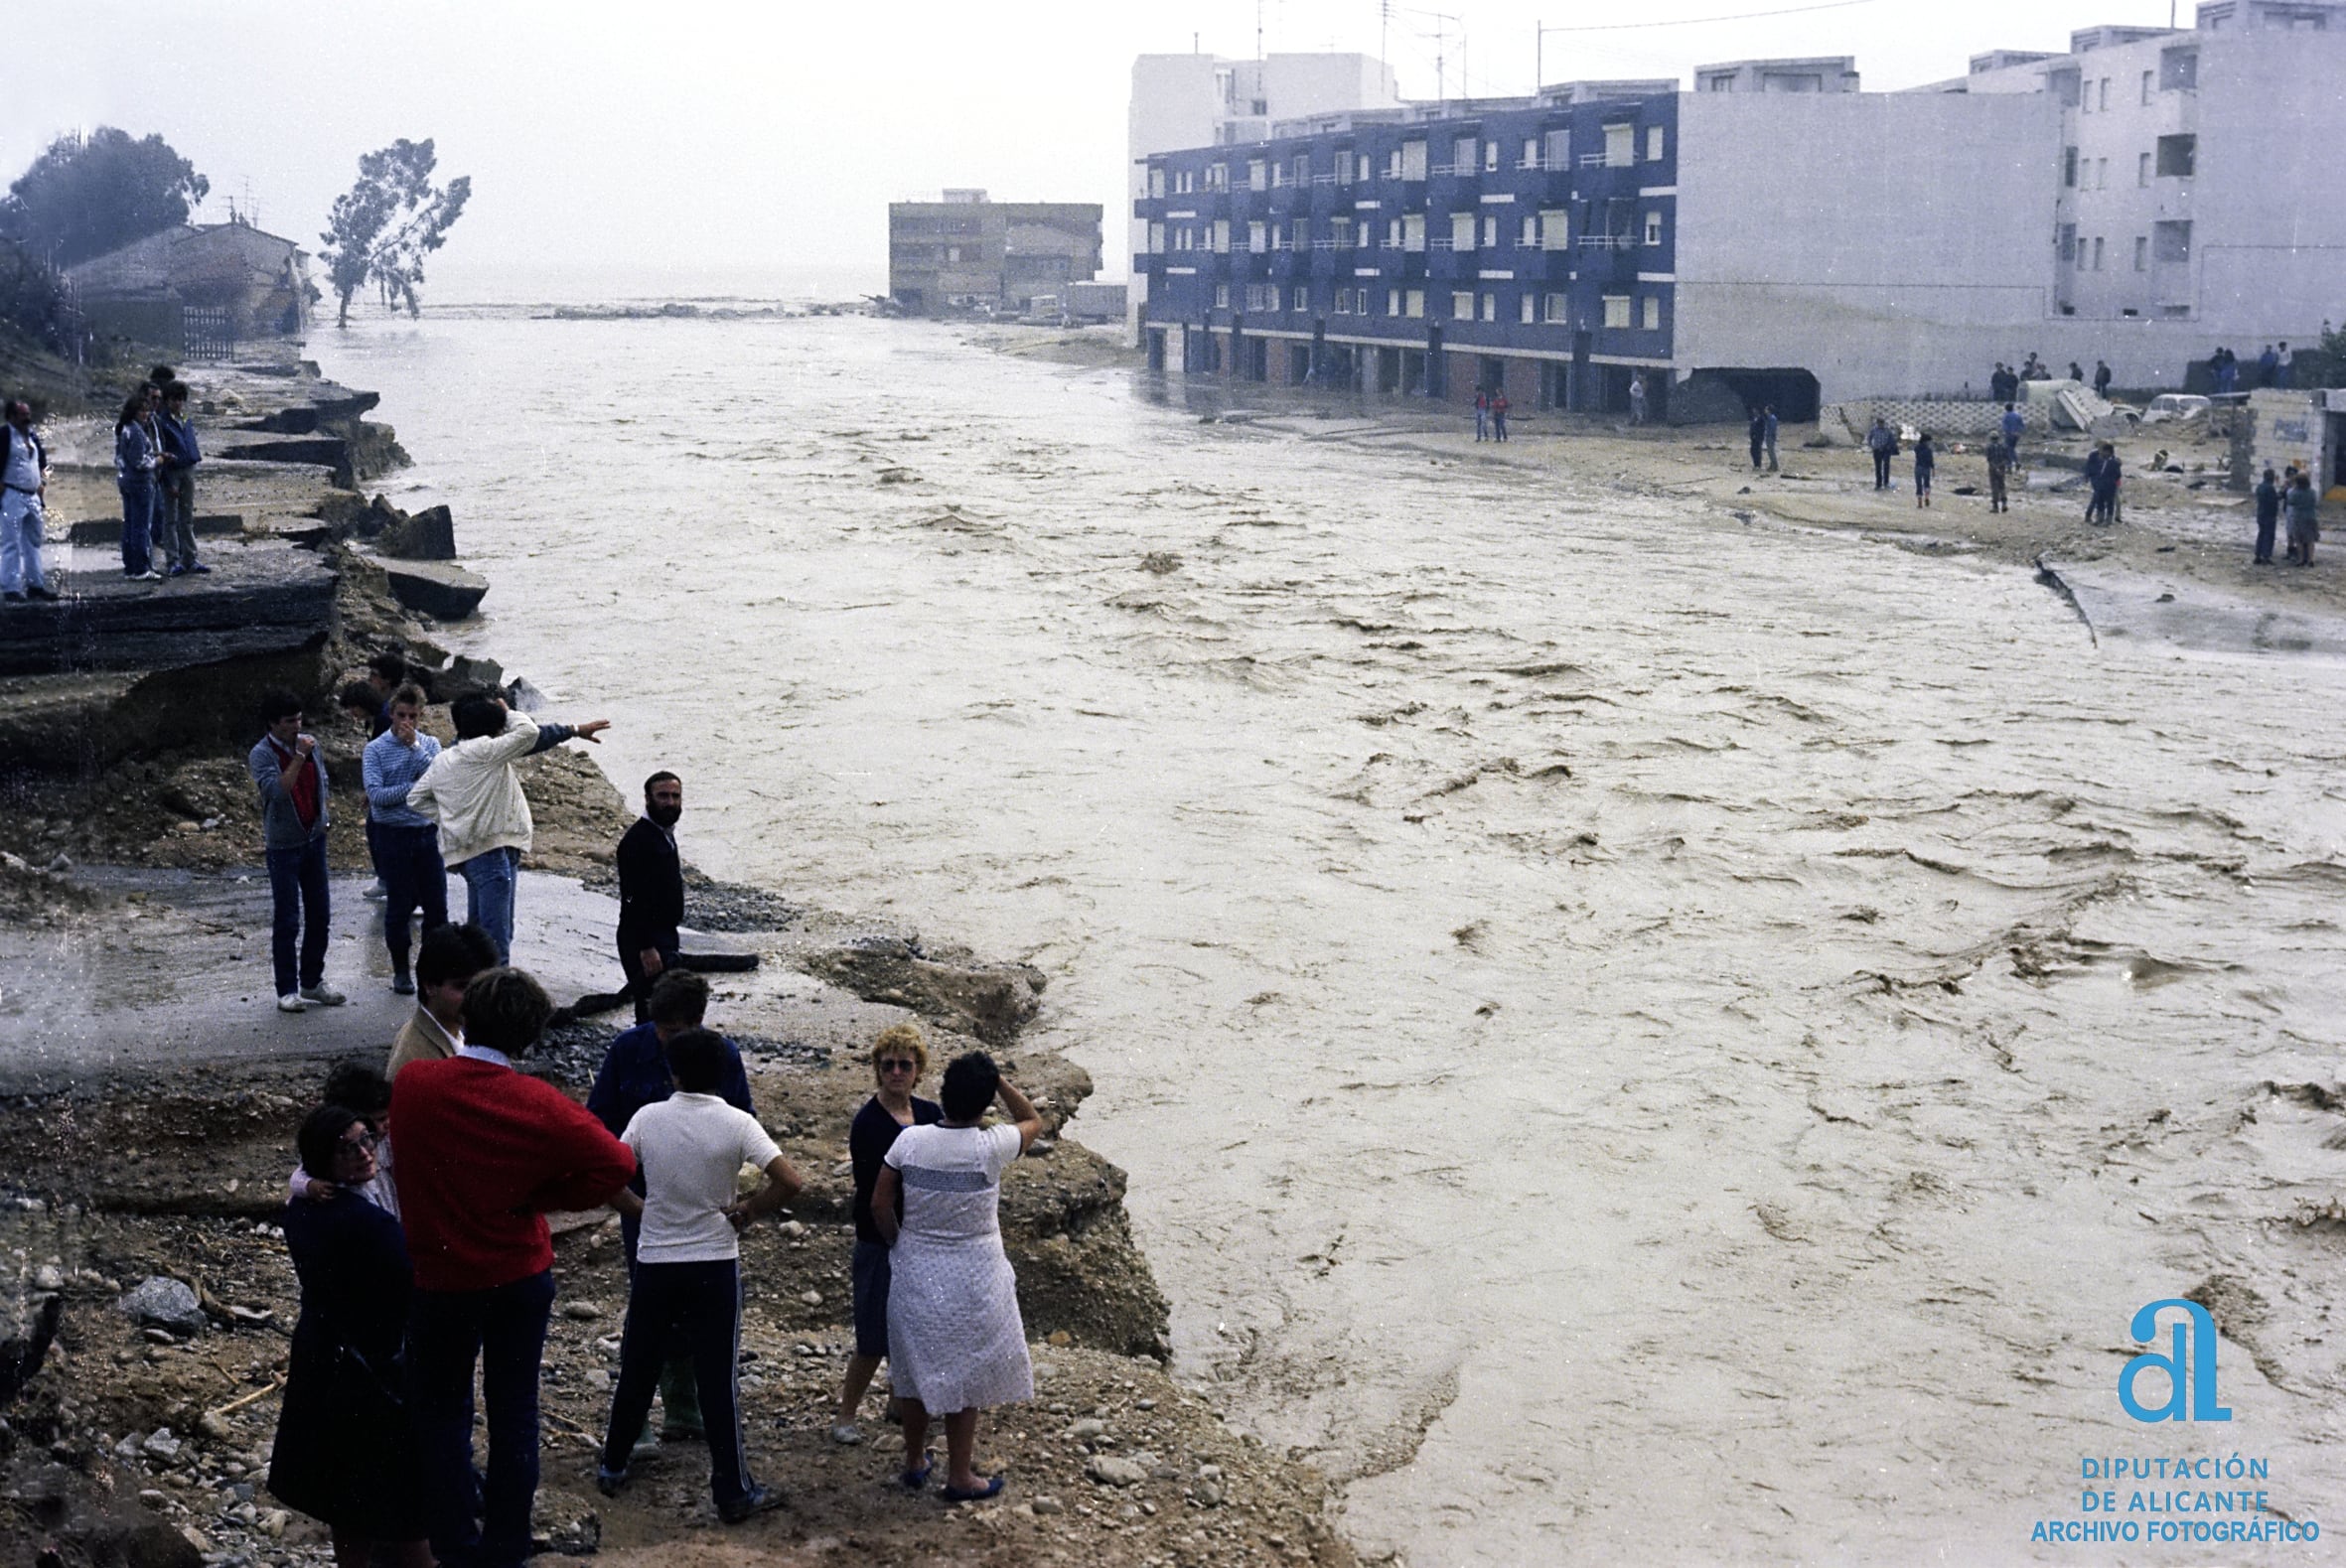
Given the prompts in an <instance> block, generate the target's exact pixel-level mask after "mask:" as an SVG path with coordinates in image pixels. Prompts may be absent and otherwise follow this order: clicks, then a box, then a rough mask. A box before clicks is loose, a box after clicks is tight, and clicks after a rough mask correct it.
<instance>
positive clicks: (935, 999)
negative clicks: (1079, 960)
mask: <svg viewBox="0 0 2346 1568" xmlns="http://www.w3.org/2000/svg"><path fill="white" fill-rule="evenodd" d="M807 965H808V967H809V968H811V969H813V970H814V972H815V973H817V974H819V975H821V976H823V977H824V978H825V979H828V980H831V981H833V982H835V983H837V984H839V985H842V986H844V987H846V988H847V989H848V990H850V991H853V992H854V993H855V994H856V995H857V996H860V997H862V998H863V999H864V1000H865V1001H867V1002H886V1003H889V1004H891V1005H892V1006H896V1007H904V1008H910V1009H911V1010H912V1011H913V1012H916V1013H920V1014H922V1015H923V1016H925V1017H930V1018H939V1019H943V1020H945V1021H946V1022H947V1023H948V1024H950V1025H952V1026H953V1027H954V1028H956V1029H959V1030H961V1031H963V1032H964V1033H967V1034H972V1035H975V1036H976V1037H977V1038H978V1039H980V1040H982V1041H984V1042H985V1043H986V1044H987V1045H989V1046H1006V1045H1008V1044H1009V1043H1010V1042H1011V1041H1013V1040H1015V1039H1017V1038H1018V1031H1019V1030H1020V1029H1022V1028H1024V1027H1025V1026H1026V1024H1027V1022H1028V1021H1029V1020H1030V1019H1032V1018H1033V1017H1034V1016H1035V1013H1036V1012H1037V1010H1038V1009H1040V1008H1041V1006H1042V990H1043V985H1044V977H1043V973H1042V971H1041V970H1039V969H1036V968H1033V967H1032V966H1030V965H1027V964H1009V963H1003V964H976V963H971V964H961V963H945V962H937V961H934V960H932V959H930V958H927V957H923V956H920V955H919V953H918V950H917V949H916V948H914V947H913V946H912V945H911V944H910V943H907V942H902V941H897V940H894V939H892V938H886V937H880V938H866V939H865V940H862V941H858V942H851V943H849V944H848V945H847V946H844V947H834V948H831V949H829V950H828V951H825V952H818V953H815V954H813V955H812V956H811V957H809V958H808V959H807Z"/></svg>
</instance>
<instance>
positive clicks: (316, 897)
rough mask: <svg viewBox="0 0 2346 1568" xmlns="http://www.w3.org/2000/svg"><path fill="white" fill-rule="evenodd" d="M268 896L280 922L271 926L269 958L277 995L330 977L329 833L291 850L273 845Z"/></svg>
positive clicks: (269, 859)
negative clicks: (296, 948)
mask: <svg viewBox="0 0 2346 1568" xmlns="http://www.w3.org/2000/svg"><path fill="white" fill-rule="evenodd" d="M266 858H267V860H268V863H269V900H270V902H271V903H272V904H273V905H275V907H276V923H275V925H274V926H272V927H270V930H269V959H270V961H271V962H272V963H273V964H275V966H276V970H277V994H278V995H279V996H291V995H292V994H293V993H294V992H295V991H296V990H299V989H303V988H306V987H309V986H314V985H317V984H320V983H321V982H323V981H324V980H325V978H326V922H327V912H326V835H325V834H324V833H313V834H312V835H311V836H310V839H309V842H307V843H305V844H299V845H296V846H294V847H293V848H291V849H272V850H270V851H268V853H267V856H266ZM296 936H299V937H300V938H301V969H300V972H299V973H298V975H297V974H296V973H295V970H294V966H293V939H294V937H296Z"/></svg>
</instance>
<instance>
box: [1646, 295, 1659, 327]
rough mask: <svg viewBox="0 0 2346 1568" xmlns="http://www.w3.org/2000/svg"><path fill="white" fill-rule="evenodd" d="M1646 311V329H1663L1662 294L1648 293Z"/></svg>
mask: <svg viewBox="0 0 2346 1568" xmlns="http://www.w3.org/2000/svg"><path fill="white" fill-rule="evenodd" d="M1645 312H1646V323H1645V325H1646V331H1648V332H1660V331H1661V330H1662V296H1661V295H1659V294H1649V295H1647V296H1646V304H1645Z"/></svg>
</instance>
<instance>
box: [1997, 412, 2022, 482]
mask: <svg viewBox="0 0 2346 1568" xmlns="http://www.w3.org/2000/svg"><path fill="white" fill-rule="evenodd" d="M1996 428H1997V429H1999V430H2001V431H2002V432H2003V437H2004V452H2005V454H2006V455H2007V456H2008V457H2009V458H2010V459H2011V462H2012V467H2013V468H2015V469H2016V468H2018V467H2019V466H2020V433H2021V432H2022V431H2024V430H2026V429H2027V428H2028V416H2027V415H2026V414H2023V413H2022V412H2020V410H2019V407H2018V406H2017V405H2016V404H2013V403H2006V404H2004V416H2003V418H2002V419H2000V420H1998V421H1997V423H1996Z"/></svg>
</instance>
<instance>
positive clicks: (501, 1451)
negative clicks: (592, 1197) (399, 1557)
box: [407, 1272, 554, 1568]
mask: <svg viewBox="0 0 2346 1568" xmlns="http://www.w3.org/2000/svg"><path fill="white" fill-rule="evenodd" d="M553 1313H554V1276H553V1275H552V1274H551V1273H550V1272H548V1273H539V1274H532V1275H530V1276H529V1277H528V1278H527V1279H517V1280H515V1281H513V1283H512V1284H510V1285H500V1286H498V1287H497V1288H496V1289H494V1290H423V1289H420V1288H419V1289H418V1290H417V1291H416V1292H415V1297H414V1302H413V1305H412V1306H411V1307H410V1308H409V1312H408V1319H407V1397H408V1405H409V1411H410V1415H411V1417H412V1419H413V1421H414V1423H415V1438H416V1443H417V1445H418V1446H419V1447H420V1448H421V1449H422V1451H423V1452H422V1459H423V1477H424V1494H425V1497H427V1498H428V1499H429V1500H428V1503H427V1506H428V1507H429V1508H430V1510H431V1511H430V1515H429V1517H430V1520H431V1535H432V1552H433V1555H435V1556H437V1557H438V1558H439V1559H440V1561H441V1562H442V1563H445V1564H451V1565H461V1568H516V1565H518V1564H519V1563H520V1562H521V1561H522V1560H523V1559H524V1558H526V1557H527V1556H528V1555H529V1510H530V1506H531V1504H532V1503H534V1502H535V1501H536V1498H537V1444H538V1432H537V1374H538V1365H539V1362H540V1361H541V1360H543V1358H544V1356H545V1336H546V1323H547V1320H549V1319H550V1318H552V1316H553ZM476 1361H477V1362H478V1363H479V1364H480V1368H481V1399H482V1403H483V1404H485V1405H487V1406H488V1411H489V1473H488V1478H487V1480H486V1482H485V1483H484V1484H483V1486H482V1488H481V1491H480V1493H479V1497H480V1500H481V1512H482V1519H481V1521H480V1522H479V1523H476V1522H475V1521H474V1518H473V1508H472V1501H473V1497H474V1496H475V1494H474V1491H473V1366H474V1363H475V1362H476Z"/></svg>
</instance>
